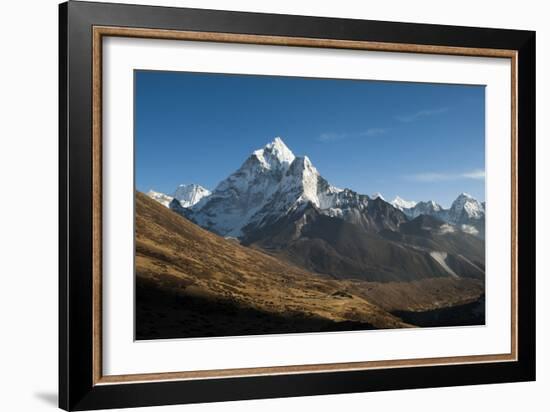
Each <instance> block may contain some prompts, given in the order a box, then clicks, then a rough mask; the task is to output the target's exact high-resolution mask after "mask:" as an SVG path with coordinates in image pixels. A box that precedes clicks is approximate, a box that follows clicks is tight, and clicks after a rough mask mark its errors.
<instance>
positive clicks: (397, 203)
mask: <svg viewBox="0 0 550 412" xmlns="http://www.w3.org/2000/svg"><path fill="white" fill-rule="evenodd" d="M391 204H392V205H393V206H394V207H396V208H397V209H399V210H401V211H402V210H403V209H410V208H413V207H415V206H416V202H415V201H414V200H405V199H403V198H401V197H399V196H396V197H395V199H393V200H392V201H391Z"/></svg>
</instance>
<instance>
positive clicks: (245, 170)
mask: <svg viewBox="0 0 550 412" xmlns="http://www.w3.org/2000/svg"><path fill="white" fill-rule="evenodd" d="M147 194H148V196H149V197H151V198H152V199H154V200H157V201H158V202H160V203H162V204H163V205H164V206H167V207H170V208H172V209H174V210H176V211H178V212H179V213H182V214H185V215H186V216H187V217H189V218H191V219H192V220H193V221H195V222H196V223H198V224H199V225H200V226H202V227H205V228H207V229H209V230H211V231H213V232H215V233H218V234H220V235H222V236H230V237H236V238H239V239H243V238H246V237H247V236H248V235H249V234H250V233H252V232H254V231H255V230H257V229H259V228H262V227H264V226H267V225H269V224H270V223H273V222H275V221H277V220H279V219H281V218H282V217H284V216H288V215H290V214H293V213H294V212H295V211H297V210H299V209H301V208H305V207H306V206H307V205H308V204H311V205H313V206H314V207H315V208H316V209H318V211H319V212H320V213H321V214H324V215H327V216H330V217H339V218H341V219H343V220H345V221H348V222H350V223H353V224H359V225H360V226H362V227H363V228H366V229H375V230H377V231H380V230H382V229H392V230H395V229H397V228H398V227H399V225H400V224H401V223H403V222H405V221H407V220H410V219H414V218H416V217H418V216H420V215H428V216H433V217H436V218H438V219H439V220H441V221H443V222H445V223H448V224H452V225H454V226H456V228H455V229H456V230H461V231H464V232H466V233H470V234H474V235H476V236H478V237H481V238H483V237H484V233H485V230H484V226H485V203H484V202H479V201H478V200H476V199H474V198H473V197H472V196H470V195H468V194H467V193H462V194H460V195H459V196H458V197H457V198H456V200H455V201H454V202H453V203H452V205H451V207H450V208H449V209H445V208H443V207H442V206H441V205H439V204H438V203H436V202H435V201H433V200H428V201H420V202H415V201H407V200H404V199H402V198H400V197H399V196H397V197H396V198H395V199H394V200H393V201H391V202H387V201H386V200H385V199H384V197H383V196H382V195H381V194H380V193H375V194H373V195H371V196H367V195H363V194H359V193H357V192H354V191H352V190H350V189H340V188H337V187H335V186H333V185H331V184H330V183H329V182H328V181H327V180H326V179H324V178H323V177H322V176H321V175H320V174H319V172H318V171H317V169H316V168H315V167H314V166H313V164H312V163H311V161H310V159H309V158H308V157H307V156H304V157H296V156H295V155H294V154H293V153H292V151H291V150H290V149H289V148H288V147H287V146H286V145H285V144H284V142H283V141H282V139H281V138H279V137H277V138H275V140H274V141H273V142H271V143H269V144H267V145H266V146H265V147H264V148H262V149H259V150H256V151H254V152H253V153H252V154H251V155H250V156H249V157H248V158H247V159H246V160H245V162H244V163H243V164H242V165H241V167H240V168H239V169H238V170H237V171H235V172H234V173H232V174H231V175H230V176H229V177H227V178H226V179H224V180H223V181H222V182H221V183H220V184H218V186H217V187H216V188H215V189H214V191H213V192H210V191H208V190H207V189H205V188H204V187H202V186H200V185H198V184H188V185H185V184H184V185H180V186H179V187H178V188H177V189H176V190H175V192H174V193H173V194H172V195H167V194H164V193H159V192H155V191H150V192H149V193H147ZM174 200H175V201H174ZM381 202H382V203H381ZM400 212H401V213H400Z"/></svg>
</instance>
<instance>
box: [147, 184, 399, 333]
mask: <svg viewBox="0 0 550 412" xmlns="http://www.w3.org/2000/svg"><path fill="white" fill-rule="evenodd" d="M136 276H137V280H136V283H137V287H136V291H137V293H136V330H137V337H138V338H155V337H156V338H166V337H189V336H221V335H229V334H233V335H235V334H262V333H280V332H305V331H320V330H341V329H345V330H350V329H368V328H396V327H406V326H409V325H407V324H405V323H403V322H402V321H401V320H400V319H398V318H396V317H394V316H393V315H391V314H389V313H388V312H386V311H384V310H382V309H380V308H379V307H378V306H376V305H373V304H371V303H370V302H368V301H367V300H366V299H365V298H364V297H363V296H362V295H358V294H354V293H352V292H350V291H349V290H345V291H344V290H342V288H343V287H345V284H343V283H340V282H338V281H335V280H331V279H326V278H324V277H322V276H318V275H315V274H312V273H310V272H307V271H306V270H304V269H301V268H298V267H296V266H294V265H292V264H290V263H287V262H284V261H281V260H278V259H276V258H274V257H272V256H269V255H266V254H265V253H262V252H260V251H257V250H253V249H250V248H247V247H243V246H241V245H239V244H238V243H237V242H234V241H230V240H226V239H224V238H222V237H220V236H217V235H215V234H213V233H211V232H208V231H206V230H204V229H202V228H200V227H198V226H197V225H195V224H193V223H192V222H190V221H188V220H187V219H185V218H184V217H182V216H179V215H178V214H176V213H174V212H172V211H170V210H169V209H167V208H165V207H163V206H162V205H160V204H158V203H156V202H155V201H153V200H151V199H149V198H147V197H146V196H145V195H143V194H141V193H136ZM230 320H231V322H232V326H231V327H229V328H227V327H226V328H224V325H227V322H229V321H230ZM224 322H225V323H224ZM226 329H228V330H226Z"/></svg>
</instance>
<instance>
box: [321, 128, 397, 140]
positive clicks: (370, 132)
mask: <svg viewBox="0 0 550 412" xmlns="http://www.w3.org/2000/svg"><path fill="white" fill-rule="evenodd" d="M387 131H388V130H387V129H383V128H375V127H373V128H370V129H366V130H363V131H360V132H354V133H347V132H343V133H334V132H327V133H322V134H321V135H320V136H319V139H318V140H319V141H321V142H337V141H340V140H345V139H351V138H356V137H375V136H380V135H382V134H385V133H387Z"/></svg>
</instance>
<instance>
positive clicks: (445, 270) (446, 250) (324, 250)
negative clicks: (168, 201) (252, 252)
mask: <svg viewBox="0 0 550 412" xmlns="http://www.w3.org/2000/svg"><path fill="white" fill-rule="evenodd" d="M371 203H374V204H375V206H374V207H373V210H372V211H371V213H373V215H374V216H371V215H369V214H368V213H367V211H365V214H364V216H363V217H364V219H366V221H368V222H374V223H372V224H370V225H367V226H363V225H358V224H353V223H350V222H349V221H347V220H345V219H343V218H339V217H331V216H326V215H325V214H323V213H322V212H321V211H319V210H318V208H316V207H315V206H314V205H311V204H310V205H309V206H308V207H306V208H305V209H303V210H300V211H297V212H295V213H294V214H292V215H289V216H286V217H284V218H282V219H280V220H278V221H277V222H275V223H273V224H272V225H269V226H266V227H263V228H262V229H260V230H256V231H253V232H250V233H248V234H247V236H246V237H245V238H244V239H243V241H242V242H243V244H244V245H248V246H252V247H256V248H260V249H263V250H265V251H268V252H269V253H271V254H274V255H277V256H279V257H283V258H284V259H286V260H289V261H291V262H293V263H294V264H296V265H299V266H301V267H304V268H306V269H307V270H310V271H313V272H317V273H321V274H325V275H328V276H331V277H334V278H339V279H361V280H367V281H379V282H389V281H413V280H419V279H424V278H434V277H472V278H476V279H483V277H484V269H485V266H484V261H485V256H484V247H483V242H482V241H481V240H480V239H478V238H476V237H475V236H472V235H468V234H466V233H463V232H461V231H458V230H455V229H453V228H452V227H451V226H450V225H448V224H446V223H444V222H442V221H440V220H438V219H436V218H433V217H431V216H425V215H421V216H419V217H418V218H416V219H414V220H412V221H405V222H401V220H400V217H401V216H400V215H399V214H393V213H392V212H391V211H388V210H387V208H386V207H385V206H384V205H383V204H382V203H385V202H384V201H382V200H380V202H371ZM376 203H378V205H377V204H376ZM394 210H395V209H394ZM386 213H388V214H386ZM392 219H398V221H399V222H401V223H399V225H398V227H397V229H396V230H392V229H391V228H390V227H395V226H396V225H397V223H394V221H392ZM388 221H389V222H390V223H387V222H388ZM378 227H380V228H382V229H381V230H377V229H376V228H378ZM442 262H443V264H442ZM455 269H456V270H455Z"/></svg>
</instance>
